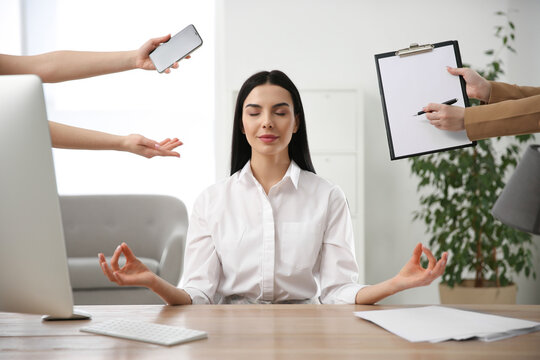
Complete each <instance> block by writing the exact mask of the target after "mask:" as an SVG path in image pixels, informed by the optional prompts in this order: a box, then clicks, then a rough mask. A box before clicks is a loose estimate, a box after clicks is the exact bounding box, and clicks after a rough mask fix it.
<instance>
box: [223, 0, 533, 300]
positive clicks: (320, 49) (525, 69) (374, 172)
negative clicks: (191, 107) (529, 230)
mask: <svg viewBox="0 0 540 360" xmlns="http://www.w3.org/2000/svg"><path fill="white" fill-rule="evenodd" d="M217 4H218V5H217V14H218V19H217V27H218V29H220V31H219V32H218V37H217V70H216V71H217V74H216V75H217V78H216V79H217V83H216V91H217V93H216V94H217V95H216V96H217V98H216V110H217V116H216V121H217V123H216V130H217V131H218V134H220V136H219V137H217V138H216V166H217V167H216V173H217V175H218V177H220V176H225V175H226V174H227V168H228V164H229V162H228V161H229V141H230V140H229V139H230V128H231V122H232V101H233V99H232V95H231V92H232V91H233V90H234V89H238V88H239V87H240V86H241V84H242V82H243V81H244V80H245V79H246V78H247V77H248V76H249V75H251V74H253V73H254V72H256V71H259V70H264V69H266V70H270V69H281V70H284V71H285V72H286V73H287V74H289V75H290V76H291V78H292V79H293V81H295V83H296V84H297V86H298V87H299V88H300V89H312V88H344V87H348V88H351V89H358V90H359V91H360V93H361V97H362V98H363V99H362V100H363V101H362V102H363V106H362V108H363V114H362V115H361V116H360V119H359V120H360V121H361V122H362V123H361V126H362V131H361V132H362V133H363V139H362V141H363V150H364V151H363V153H364V159H363V163H364V166H363V169H361V173H362V176H361V178H360V179H359V180H358V181H359V182H360V184H361V186H362V187H363V191H361V193H362V194H364V196H365V198H364V200H365V201H364V203H363V209H364V210H363V211H364V214H365V216H364V219H363V221H362V223H363V224H364V226H361V227H360V229H359V232H360V234H357V235H359V236H358V237H359V238H361V239H362V238H364V239H365V249H364V251H365V254H366V255H365V257H361V258H359V261H360V262H362V263H363V266H364V267H365V280H366V282H367V283H376V282H379V281H382V280H384V279H387V278H389V277H391V276H393V275H394V274H396V273H397V272H398V271H399V269H400V268H401V266H402V265H403V264H404V263H405V262H406V261H407V260H408V258H409V257H410V253H411V250H412V248H413V247H414V245H415V244H416V243H417V242H419V241H421V242H423V243H424V244H427V242H428V240H429V237H428V236H426V235H425V234H424V227H423V225H422V224H421V223H417V222H412V212H413V211H414V210H415V209H416V208H417V205H418V196H417V195H416V185H417V180H416V179H414V178H412V177H411V175H410V171H409V163H408V162H407V161H406V160H399V161H393V162H391V161H390V160H389V154H388V146H387V141H386V133H385V129H384V123H383V115H382V110H381V101H380V97H379V89H378V83H377V75H376V70H375V66H374V65H375V64H374V54H378V53H383V52H387V51H392V50H394V49H398V48H402V47H406V46H408V45H409V44H410V43H412V42H417V43H430V42H439V41H444V40H458V41H459V45H460V50H461V55H462V59H463V61H464V62H465V63H469V64H472V65H473V66H475V67H482V66H483V65H484V64H485V63H486V61H487V58H486V57H485V56H484V55H483V52H484V50H487V49H489V48H490V47H493V46H496V45H497V44H498V40H497V39H495V38H494V37H493V30H494V26H495V25H496V24H497V23H498V21H499V18H498V17H497V16H495V15H494V12H495V11H498V10H503V11H504V10H506V9H507V8H508V7H509V6H511V7H512V8H517V9H519V12H518V13H517V14H514V16H513V19H514V22H515V24H516V27H517V33H516V37H517V39H518V43H517V44H516V50H517V51H518V55H517V56H509V57H508V58H507V59H506V60H505V65H506V69H507V77H506V79H505V80H507V81H509V82H516V83H520V84H531V85H534V84H536V85H538V84H540V74H539V71H538V63H539V61H538V58H539V56H540V43H539V42H538V36H537V34H539V33H540V23H538V21H537V18H538V15H540V7H539V6H540V5H539V3H538V2H535V1H533V0H530V1H525V0H522V1H504V0H485V1H468V0H456V1H454V2H452V3H451V4H449V3H448V2H447V1H432V0H423V1H399V0H379V1H353V0H334V1H321V0H318V1H310V0H294V1H287V0H274V1H252V0H226V1H224V0H221V1H218V3H217ZM308 131H309V129H308ZM537 244H538V241H537ZM360 245H362V244H360ZM538 250H539V252H540V246H539V249H538ZM537 259H540V254H539V255H538V257H537ZM537 263H540V261H537ZM537 273H538V276H540V265H539V266H538V268H537ZM518 285H519V287H520V294H519V297H518V302H520V303H540V284H539V281H534V280H532V279H531V280H528V281H523V280H520V282H519V283H518ZM523 289H525V290H523ZM522 290H523V291H522ZM438 301H439V299H438V292H437V287H436V286H435V285H432V286H430V287H425V288H420V289H414V290H409V291H406V292H403V293H401V294H398V295H395V296H393V297H391V298H389V299H388V300H386V301H385V302H386V303H437V302H438Z"/></svg>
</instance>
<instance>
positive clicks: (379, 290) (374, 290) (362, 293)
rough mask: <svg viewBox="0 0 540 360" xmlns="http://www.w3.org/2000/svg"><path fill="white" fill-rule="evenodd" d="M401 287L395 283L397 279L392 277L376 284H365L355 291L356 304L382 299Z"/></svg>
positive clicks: (365, 303)
mask: <svg viewBox="0 0 540 360" xmlns="http://www.w3.org/2000/svg"><path fill="white" fill-rule="evenodd" d="M401 290H402V289H401V288H400V287H399V285H398V284H397V281H396V280H395V279H394V278H392V279H388V280H386V281H383V282H381V283H378V284H376V285H370V286H366V287H364V288H362V289H360V290H359V291H358V292H357V293H356V299H355V300H356V301H355V302H356V304H358V305H371V304H375V303H376V302H378V301H381V300H382V299H384V298H386V297H388V296H390V295H394V294H395V293H397V292H399V291H401Z"/></svg>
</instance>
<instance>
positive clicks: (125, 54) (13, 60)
mask: <svg viewBox="0 0 540 360" xmlns="http://www.w3.org/2000/svg"><path fill="white" fill-rule="evenodd" d="M170 38H171V35H166V36H162V37H159V38H154V39H150V40H148V41H147V42H145V43H144V44H143V45H142V46H141V47H140V48H139V49H137V50H132V51H115V52H90V51H53V52H49V53H45V54H40V55H32V56H12V55H3V54H0V74H2V75H10V74H11V75H13V74H36V75H38V76H39V77H40V78H41V80H42V81H43V82H45V83H54V82H60V81H67V80H75V79H83V78H88V77H92V76H98V75H105V74H110V73H116V72H121V71H126V70H132V69H145V70H155V69H156V68H155V66H154V64H153V63H152V61H151V60H150V57H149V55H150V53H151V52H152V51H153V50H154V49H155V48H157V47H158V46H159V44H161V43H163V42H166V41H168V40H169V39H170ZM186 58H188V57H186ZM177 67H178V63H174V65H173V66H172V68H177ZM165 72H166V73H169V72H170V69H167V70H165Z"/></svg>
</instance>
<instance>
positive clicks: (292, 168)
mask: <svg viewBox="0 0 540 360" xmlns="http://www.w3.org/2000/svg"><path fill="white" fill-rule="evenodd" d="M301 170H302V169H300V167H299V166H298V165H297V164H296V163H295V162H294V160H291V163H290V165H289V168H288V169H287V172H285V175H284V176H283V179H281V181H284V180H285V179H287V178H289V179H290V180H291V182H292V184H293V185H294V187H295V189H298V179H299V178H300V171H301ZM246 175H249V177H250V178H251V179H253V180H254V181H255V177H254V176H253V172H252V171H251V161H250V160H248V162H247V163H246V165H244V167H243V168H242V170H240V173H239V174H238V180H241V179H242V178H243V177H244V176H246ZM281 181H280V182H281Z"/></svg>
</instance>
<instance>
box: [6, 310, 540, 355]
mask: <svg viewBox="0 0 540 360" xmlns="http://www.w3.org/2000/svg"><path fill="white" fill-rule="evenodd" d="M395 307H396V306H359V305H357V306H355V305H192V306H183V307H182V306H177V307H172V306H161V305H126V306H122V305H115V306H79V307H78V308H80V309H82V310H85V311H88V312H90V313H92V315H93V319H92V320H91V321H61V322H42V321H41V317H40V316H37V315H23V314H10V313H0V349H1V352H0V358H6V359H28V358H31V359H61V358H69V359H76V360H82V359H94V358H103V359H105V358H106V359H112V360H116V359H143V358H149V359H150V358H151V359H274V358H277V359H285V358H289V359H340V358H355V359H397V358H400V359H403V358H411V359H420V358H422V359H424V358H425V359H430V360H432V359H441V358H444V359H467V360H468V359H487V358H489V359H495V358H501V359H502V358H504V359H512V360H516V359H540V332H536V333H532V334H527V335H521V336H518V337H515V338H511V339H506V340H501V341H497V342H493V343H484V342H481V341H476V340H470V341H462V342H456V341H448V342H444V343H438V344H430V343H410V342H408V341H406V340H403V339H401V338H399V337H397V336H395V335H393V334H391V333H389V332H387V331H385V330H383V329H381V328H380V327H378V326H376V325H374V324H372V323H369V322H367V321H364V320H361V319H359V318H356V317H355V316H354V315H353V311H361V310H377V309H388V308H395ZM456 308H460V309H464V310H476V311H482V312H487V313H490V314H497V315H503V316H510V317H516V318H522V319H527V320H533V321H540V305H513V306H508V305H482V306H479V305H462V306H456ZM112 318H125V319H136V320H143V321H149V322H154V323H160V324H168V325H176V326H183V327H188V328H193V329H200V330H204V331H206V332H207V333H208V339H205V340H198V341H195V342H191V343H187V344H182V345H176V346H172V347H164V346H159V345H153V344H147V343H142V342H136V341H130V340H123V339H117V338H111V337H106V336H99V335H93V334H88V333H83V332H80V331H79V329H80V328H81V327H83V326H85V325H87V324H90V323H91V322H100V321H104V320H108V319H112Z"/></svg>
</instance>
